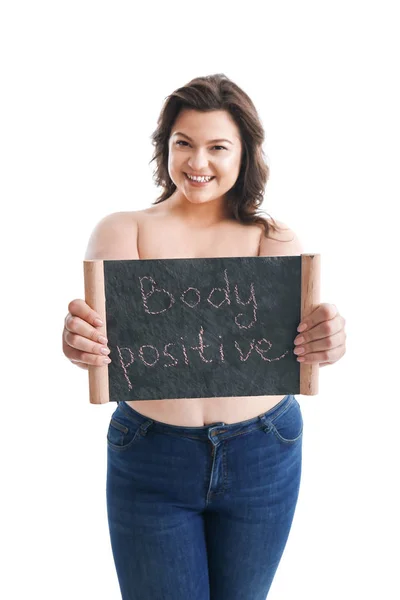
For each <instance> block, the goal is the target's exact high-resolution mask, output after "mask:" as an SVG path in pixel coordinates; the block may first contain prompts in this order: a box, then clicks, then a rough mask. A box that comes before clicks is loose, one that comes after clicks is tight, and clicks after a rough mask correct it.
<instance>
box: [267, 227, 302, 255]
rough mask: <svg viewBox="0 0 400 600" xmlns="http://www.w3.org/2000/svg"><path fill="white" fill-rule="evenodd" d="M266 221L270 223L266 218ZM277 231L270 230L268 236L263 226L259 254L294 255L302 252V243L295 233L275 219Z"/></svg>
mask: <svg viewBox="0 0 400 600" xmlns="http://www.w3.org/2000/svg"><path fill="white" fill-rule="evenodd" d="M267 221H268V223H272V221H271V220H270V219H267ZM275 223H276V225H277V226H278V227H279V231H275V230H271V231H270V232H269V234H268V237H266V236H265V233H264V228H263V229H262V232H261V238H260V250H259V256H296V255H300V254H302V253H303V252H304V249H303V245H302V243H301V241H300V239H299V238H298V236H297V235H296V233H295V232H294V231H293V230H292V229H290V227H288V225H286V224H285V223H282V221H278V220H277V219H275Z"/></svg>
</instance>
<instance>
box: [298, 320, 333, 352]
mask: <svg viewBox="0 0 400 600" xmlns="http://www.w3.org/2000/svg"><path fill="white" fill-rule="evenodd" d="M343 320H344V319H343V317H341V316H340V315H337V316H336V317H334V318H333V319H330V320H328V321H323V322H322V323H320V324H319V325H315V326H314V327H313V328H312V329H311V330H310V331H305V332H302V333H299V334H298V335H297V336H296V337H295V339H294V343H295V344H301V345H304V344H308V343H310V342H312V341H315V340H322V339H324V338H327V337H330V336H333V335H335V334H337V333H340V332H341V331H343ZM300 338H303V341H300V342H299V339H300Z"/></svg>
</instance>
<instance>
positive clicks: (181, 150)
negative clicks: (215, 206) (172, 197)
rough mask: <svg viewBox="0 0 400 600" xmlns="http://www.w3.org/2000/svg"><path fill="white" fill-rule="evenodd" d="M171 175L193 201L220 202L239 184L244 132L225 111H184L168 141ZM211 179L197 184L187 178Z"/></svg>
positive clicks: (197, 202) (180, 189)
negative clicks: (242, 133) (191, 176)
mask: <svg viewBox="0 0 400 600" xmlns="http://www.w3.org/2000/svg"><path fill="white" fill-rule="evenodd" d="M168 146H169V155H168V172H169V175H170V177H171V179H172V181H173V182H174V184H175V185H176V187H177V191H179V192H181V193H182V194H183V195H184V196H185V197H186V198H187V200H189V202H192V203H194V204H199V203H204V202H210V201H212V200H217V199H219V200H220V201H221V202H223V199H224V195H225V194H226V193H227V192H228V191H229V190H230V189H231V188H232V187H233V186H234V185H235V182H236V180H237V178H238V175H239V171H240V163H241V156H242V142H241V138H240V130H239V128H238V127H237V125H236V123H235V122H234V120H233V119H232V117H231V115H230V114H229V113H228V112H227V111H225V110H213V111H210V112H200V111H197V110H192V109H184V110H182V111H181V112H180V113H179V115H178V117H177V119H176V120H175V123H174V124H173V126H172V129H171V135H170V138H169V142H168ZM188 174H189V175H193V176H203V175H205V176H211V177H212V179H211V181H209V182H208V183H205V184H202V185H193V184H192V183H191V182H190V181H189V179H188V176H187V175H188Z"/></svg>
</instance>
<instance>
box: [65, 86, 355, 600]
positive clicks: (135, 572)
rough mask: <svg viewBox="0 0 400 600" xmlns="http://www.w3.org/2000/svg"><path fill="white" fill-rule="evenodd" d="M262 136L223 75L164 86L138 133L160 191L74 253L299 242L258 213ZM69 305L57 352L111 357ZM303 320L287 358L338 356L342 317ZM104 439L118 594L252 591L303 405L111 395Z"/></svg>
mask: <svg viewBox="0 0 400 600" xmlns="http://www.w3.org/2000/svg"><path fill="white" fill-rule="evenodd" d="M263 141H264V131H263V127H262V125H261V122H260V119H259V117H258V115H257V112H256V109H255V107H254V105H253V103H252V101H251V99H250V98H249V97H248V96H247V94H245V93H244V91H243V90H241V89H240V88H239V87H238V86H237V85H236V84H235V83H233V82H232V81H231V80H229V79H228V78H227V77H225V76H224V75H214V76H208V77H199V78H196V79H193V80H192V81H190V82H189V83H188V84H187V85H185V86H183V87H181V88H179V89H177V90H176V91H175V92H174V93H173V94H171V95H170V96H168V97H167V98H166V101H165V103H164V106H163V109H162V111H161V114H160V117H159V120H158V124H157V129H156V131H155V132H154V134H153V144H154V146H155V152H154V157H153V159H152V160H154V161H155V162H156V169H155V183H156V184H157V185H158V186H161V188H162V190H163V192H162V194H161V196H160V197H159V198H157V200H156V201H155V202H154V203H153V205H152V206H151V207H150V208H147V209H145V210H139V211H132V212H119V213H113V214H111V215H108V216H106V217H105V218H104V219H102V220H101V221H100V222H99V223H98V224H97V226H96V227H95V229H94V231H93V233H92V235H91V237H90V240H89V244H88V248H87V252H86V257H85V258H86V259H87V260H96V259H99V260H101V259H104V260H107V259H109V260H111V259H114V260H118V259H121V260H122V259H151V258H200V257H201V258H206V257H218V256H223V257H227V256H276V255H295V254H301V252H302V249H301V247H300V243H299V240H298V238H297V237H296V235H295V234H294V233H293V232H292V231H291V230H290V229H289V228H288V227H284V226H283V224H280V225H278V224H277V222H275V221H274V220H273V219H272V220H267V219H265V218H263V217H261V216H260V215H259V214H257V209H258V206H260V205H261V203H262V201H263V191H264V187H265V185H266V182H267V180H268V174H269V170H268V167H267V165H266V164H265V161H264V155H263V151H262V144H263ZM271 233H273V234H274V235H271ZM68 308H69V312H68V315H67V317H66V319H65V327H64V331H63V351H64V354H65V355H66V356H67V358H69V359H70V360H71V361H72V362H73V363H75V364H76V365H78V366H80V367H82V368H85V369H87V368H88V365H93V366H97V367H102V366H103V364H104V362H106V363H107V362H109V361H110V359H109V358H107V354H108V353H109V349H108V348H107V340H106V339H105V338H104V337H102V336H101V324H99V322H98V321H97V320H96V319H98V315H97V314H96V313H95V312H94V311H93V310H92V309H91V308H90V307H89V306H88V305H87V304H85V302H84V301H83V300H73V301H72V302H71V303H70V304H69V307H68ZM304 323H305V324H306V325H307V328H306V330H305V333H304V334H301V336H297V339H296V340H294V344H295V345H297V344H298V343H301V346H300V347H298V346H297V350H296V349H295V350H294V351H295V352H296V353H298V354H301V355H302V358H301V357H299V360H303V361H304V362H307V363H308V362H313V363H318V364H319V365H321V366H323V365H326V364H332V363H334V362H336V361H337V360H338V359H339V358H341V356H343V354H344V352H345V333H344V319H343V318H342V317H341V316H340V315H339V313H337V310H336V308H335V306H334V305H330V304H321V305H319V306H318V307H317V308H316V309H315V310H314V311H313V313H312V314H310V315H307V316H306V318H305V319H304ZM301 338H303V339H301ZM300 348H303V351H302V352H301V350H300ZM104 355H106V356H104ZM107 445H108V463H107V465H108V466H107V510H108V521H109V528H110V537H111V544H112V550H113V556H114V561H115V566H116V570H117V574H118V579H119V584H120V588H121V593H122V597H123V599H124V600H128V599H129V600H131V599H132V600H133V599H135V600H136V599H139V600H145V599H149V600H150V599H151V600H157V599H160V600H161V599H163V600H169V599H171V600H181V599H182V600H183V599H184V600H187V599H188V598H190V599H191V600H196V599H199V600H200V599H201V600H203V599H204V600H205V599H209V598H211V599H214V600H239V599H245V600H264V599H265V598H266V596H267V593H268V590H269V589H270V586H271V583H272V580H273V577H274V574H275V572H276V569H277V567H278V564H279V561H280V559H281V556H282V554H283V551H284V547H285V544H286V541H287V539H288V535H289V531H290V528H291V524H292V519H293V515H294V511H295V506H296V502H297V498H298V492H299V485H300V474H301V448H302V415H301V410H300V406H299V403H298V402H297V400H296V398H295V397H294V396H293V395H291V394H290V395H286V396H282V395H278V396H255V397H221V398H215V397H213V398H178V399H167V400H146V401H126V402H119V403H118V406H117V408H116V410H115V411H114V413H113V415H112V417H111V421H110V424H109V428H108V433H107Z"/></svg>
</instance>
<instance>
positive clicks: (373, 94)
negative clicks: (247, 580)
mask: <svg viewBox="0 0 400 600" xmlns="http://www.w3.org/2000/svg"><path fill="white" fill-rule="evenodd" d="M133 6H134V5H133V2H115V1H114V2H99V1H98V2H89V1H85V0H79V2H78V1H75V0H73V1H71V0H70V1H69V2H57V1H52V2H50V1H48V2H44V1H40V0H38V1H37V2H21V1H18V0H13V1H12V2H11V1H9V2H4V3H3V4H2V8H1V13H0V23H1V24H0V51H1V72H0V79H1V94H0V96H1V100H0V102H1V112H0V118H1V123H0V126H1V133H0V138H1V139H0V144H1V157H0V158H1V182H0V184H1V190H0V191H1V203H2V204H1V205H2V219H1V249H2V294H1V315H2V344H1V346H2V361H1V366H2V394H1V399H2V408H1V419H2V426H1V436H0V438H1V450H2V452H1V457H2V471H1V473H2V476H1V479H2V493H1V517H2V521H3V522H2V525H1V546H2V553H3V558H2V560H1V565H2V570H3V575H2V578H1V581H0V593H1V596H2V597H3V598H7V600H14V599H18V600H19V599H20V598H31V597H33V596H37V597H40V598H42V599H43V600H47V599H51V600H55V599H57V600H64V599H68V600H69V599H71V598H77V599H78V600H79V599H84V598H98V599H99V600H103V599H104V600H106V599H107V600H114V599H115V600H118V599H119V598H120V594H119V588H118V583H117V577H116V573H115V570H114V564H113V558H112V553H111V546H110V542H109V536H108V526H107V517H106V500H105V478H106V431H107V428H108V422H109V419H110V415H111V413H112V412H113V411H114V409H115V405H111V404H110V405H103V406H95V405H91V404H90V403H89V399H88V382H87V373H86V372H85V371H82V370H80V369H78V368H77V367H75V366H74V365H72V364H71V363H70V362H69V361H68V360H67V359H66V358H65V357H64V356H63V354H62V351H61V332H62V327H63V321H64V317H65V315H66V313H67V306H68V303H69V301H70V300H72V299H73V298H76V297H78V298H83V297H84V295H83V294H84V292H83V268H82V260H83V257H84V253H85V250H86V244H87V241H88V237H89V235H90V233H91V231H92V229H93V227H94V225H95V224H96V223H97V222H98V221H99V220H100V219H101V218H102V217H103V216H105V215H106V214H109V213H111V212H115V211H124V210H137V209H141V208H145V207H147V206H149V205H150V202H151V201H153V200H154V199H155V198H156V196H157V195H158V194H159V190H158V189H157V188H156V187H155V185H154V183H153V181H152V169H153V166H151V167H150V166H149V161H150V159H151V157H152V150H153V148H152V146H151V142H150V135H151V133H152V132H153V130H154V129H155V127H156V121H157V118H158V114H159V111H160V109H161V106H162V103H163V101H164V98H165V97H166V96H167V95H168V94H170V93H171V92H172V91H173V90H175V89H176V88H177V87H180V86H181V85H184V84H185V83H187V82H188V81H189V80H190V79H192V78H193V77H196V76H199V75H208V74H212V73H225V74H226V75H227V76H228V77H230V78H231V79H233V80H234V81H235V82H236V83H237V84H238V85H240V86H241V87H242V88H243V89H244V90H245V91H246V92H247V93H248V94H249V95H250V97H251V98H252V99H253V101H254V103H255V105H256V107H257V109H258V111H259V115H260V117H261V120H262V122H263V125H264V127H265V131H266V142H265V148H264V150H265V153H266V156H267V158H268V161H269V166H270V170H271V175H270V180H269V182H268V184H267V187H266V194H265V202H264V204H263V209H265V210H266V211H267V212H268V214H270V215H271V216H273V217H274V218H276V219H278V220H281V221H283V222H284V223H286V224H287V225H289V226H290V227H291V228H292V229H293V230H294V231H295V232H296V233H297V234H298V236H299V237H300V239H301V240H302V242H303V246H304V251H305V252H318V253H320V254H321V278H322V281H321V302H329V303H333V304H336V306H337V308H338V309H339V312H340V313H341V314H342V315H343V316H344V317H345V319H346V332H347V352H346V354H345V356H344V358H343V359H342V360H340V361H339V362H338V363H336V364H334V365H332V366H327V367H324V368H322V369H321V370H320V380H319V394H318V395H317V396H313V397H306V396H300V395H299V396H297V398H298V400H299V402H300V404H301V407H302V411H303V418H304V427H305V432H304V442H303V444H304V446H303V448H304V450H303V452H304V453H303V476H302V487H301V491H300V497H299V501H298V505H297V511H296V515H295V519H294V522H293V526H292V531H291V534H290V537H289V541H288V544H287V547H286V550H285V553H284V556H283V558H282V561H281V564H280V566H279V568H278V572H277V574H276V577H275V580H274V582H273V585H272V588H271V591H270V594H269V596H268V599H269V600H288V599H289V598H294V597H296V598H307V600H312V599H314V598H315V599H318V600H320V599H321V598H323V599H324V600H331V599H332V600H333V599H335V600H337V598H341V599H353V598H385V600H391V599H395V598H398V597H399V595H400V589H399V584H398V572H397V571H398V539H399V535H400V530H399V529H400V528H399V517H398V515H399V501H400V497H399V495H398V492H397V491H395V490H396V487H395V486H397V484H398V477H399V468H398V459H399V449H398V446H399V443H398V439H399V438H398V436H399V431H400V423H399V416H400V413H399V408H398V403H399V399H400V394H399V385H398V381H399V371H398V354H397V352H398V351H397V339H398V334H399V326H398V321H399V302H398V295H397V293H396V290H397V289H398V279H399V277H398V261H399V252H398V245H397V244H398V237H397V234H398V214H399V213H398V206H397V205H398V203H399V200H400V194H399V190H400V186H399V159H400V153H399V135H400V126H399V125H400V123H399V110H398V109H399V105H400V97H399V92H398V88H397V87H396V86H397V84H398V60H397V59H396V55H397V57H398V55H399V51H400V47H399V36H398V31H399V22H398V19H396V18H395V10H394V8H395V2H388V1H386V2H385V1H383V2H382V1H380V2H379V3H378V2H368V1H367V2H363V3H361V2H355V1H351V0H346V1H342V0H341V1H336V2H329V3H328V2H321V1H318V2H317V1H315V2H311V1H309V0H305V1H304V2H288V1H285V0H279V1H275V2H262V3H261V2H260V3H257V2H251V1H249V0H247V1H246V2H245V3H242V4H239V5H237V6H235V5H233V4H228V3H226V2H211V3H209V2H202V3H194V4H193V3H187V2H177V1H175V2H170V3H164V4H161V3H160V4H157V3H145V4H142V5H141V6H140V8H138V9H135V8H134V7H133ZM396 554H397V557H396ZM3 588H4V590H3ZM6 590H7V591H6ZM144 600H145V599H144ZM249 600H251V595H249Z"/></svg>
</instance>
